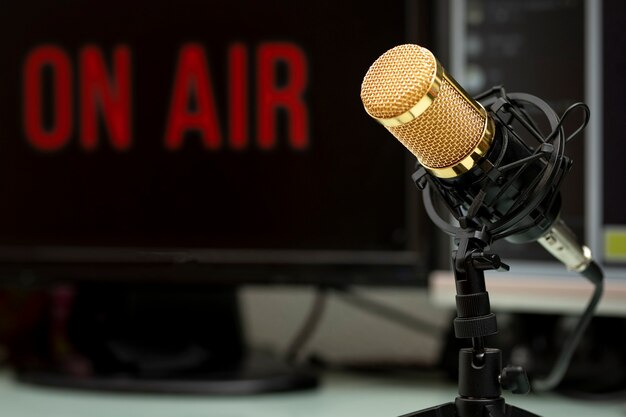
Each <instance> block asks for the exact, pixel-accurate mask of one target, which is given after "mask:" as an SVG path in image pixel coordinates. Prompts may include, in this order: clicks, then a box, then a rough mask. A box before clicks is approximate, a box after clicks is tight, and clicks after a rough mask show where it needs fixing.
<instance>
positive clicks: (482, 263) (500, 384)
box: [402, 222, 539, 417]
mask: <svg viewBox="0 0 626 417" xmlns="http://www.w3.org/2000/svg"><path fill="white" fill-rule="evenodd" d="M462 223H464V222H462ZM462 226H463V224H462ZM456 238H457V241H458V248H457V250H456V251H453V253H452V261H453V265H454V267H453V268H454V277H455V283H456V293H457V295H456V309H457V317H456V318H455V319H454V333H455V336H456V337H457V338H463V339H466V338H467V339H472V347H471V348H465V349H461V350H460V351H459V381H458V383H459V396H458V397H457V398H456V400H455V401H454V402H449V403H445V404H441V405H438V406H435V407H431V408H428V409H424V410H421V411H417V412H414V413H410V414H406V415H404V416H402V417H417V416H421V417H539V416H537V415H536V414H533V413H531V412H529V411H526V410H523V409H521V408H518V407H515V406H512V405H510V404H506V403H505V401H504V398H502V396H501V394H502V389H505V390H508V391H511V392H513V393H514V394H526V393H528V392H529V391H530V383H529V381H528V376H527V375H526V372H525V371H524V370H523V369H522V367H520V366H506V367H504V368H502V352H501V351H500V350H499V349H493V348H488V347H485V337H486V336H489V335H492V334H495V333H497V331H498V329H497V323H496V316H495V314H494V313H492V312H491V307H490V304H489V294H488V293H487V290H486V287H485V274H484V271H487V270H497V271H508V269H509V267H508V265H506V264H504V263H502V262H501V260H500V257H499V256H498V255H496V254H494V253H490V252H487V250H488V248H489V242H490V240H491V239H490V237H489V235H488V234H487V233H486V232H485V231H484V230H482V231H480V230H476V229H472V228H466V227H464V228H462V229H461V230H460V231H459V233H457V236H456Z"/></svg>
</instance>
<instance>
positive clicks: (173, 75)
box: [0, 1, 421, 263]
mask: <svg viewBox="0 0 626 417" xmlns="http://www.w3.org/2000/svg"><path fill="white" fill-rule="evenodd" d="M415 20H416V19H415ZM406 21H407V10H406V5H405V4H404V2H397V3H394V5H393V6H389V7H387V8H386V12H385V13H380V10H379V8H377V7H365V6H364V5H363V4H362V2H356V1H350V2H334V1H317V2H293V1H219V2H200V1H195V2H194V1H178V2H168V1H150V2H148V1H131V2H128V1H125V2H122V1H107V2H98V3H95V2H82V1H62V2H45V1H20V2H10V3H8V4H7V3H4V4H3V6H2V8H1V13H0V34H1V35H0V53H1V54H2V62H3V64H2V65H1V66H0V196H1V201H2V204H0V245H2V246H3V247H4V250H5V252H6V251H8V250H9V249H10V253H16V252H15V251H16V248H18V249H19V248H22V249H24V250H26V252H20V253H21V254H22V255H20V256H24V255H23V254H24V253H30V254H32V255H33V257H36V256H35V254H36V253H38V254H40V255H41V253H43V254H44V255H45V254H48V256H51V255H49V254H51V253H60V252H54V250H55V248H56V249H58V248H70V249H72V248H73V249H76V250H78V251H80V250H85V249H89V248H102V247H109V248H118V249H119V248H143V249H146V250H154V251H155V253H156V252H158V250H159V249H163V248H196V249H206V250H213V249H215V250H217V249H219V250H224V249H228V250H244V249H245V250H250V249H253V250H305V251H316V250H323V251H338V253H339V252H342V251H348V252H355V251H356V252H358V251H375V252H376V253H383V254H384V253H390V254H393V253H396V254H397V253H404V254H407V253H408V254H410V256H408V257H405V258H404V259H408V260H410V261H411V262H418V261H419V259H421V258H420V254H419V253H418V252H417V251H416V250H415V247H414V245H413V246H412V244H411V241H412V238H411V236H414V235H415V233H416V232H417V231H416V230H414V227H412V226H414V224H413V223H414V222H413V221H412V220H411V217H412V216H413V213H409V211H410V210H409V209H408V207H410V206H411V204H412V203H411V202H410V201H408V199H412V198H414V197H413V196H411V197H407V195H411V194H407V182H406V175H407V165H406V151H405V150H404V149H403V148H402V147H401V146H399V144H398V143H397V142H396V141H395V140H394V139H393V138H392V137H391V136H390V135H389V134H388V133H386V131H385V130H384V129H383V128H381V127H379V126H376V123H375V122H374V121H372V120H371V119H370V118H369V117H368V116H367V114H366V113H365V112H364V110H363V107H362V105H361V101H360V99H359V90H360V83H361V80H362V77H363V75H364V74H365V72H366V70H367V68H368V67H369V65H370V64H371V63H372V62H373V60H374V59H375V58H376V57H377V56H378V55H380V54H381V53H382V52H384V51H385V50H387V49H389V48H390V47H392V46H394V45H396V44H400V43H404V42H405V40H406V31H407V24H406ZM409 21H410V19H409ZM414 194H417V192H415V193H414ZM29 248H30V252H29ZM32 248H43V249H42V250H41V251H39V252H35V251H33V250H32ZM6 253H9V252H6ZM63 253H65V252H63ZM42 256H43V255H42ZM6 257H7V255H5V258H6ZM27 258H28V257H27ZM405 263H406V262H405ZM409 263H410V262H409Z"/></svg>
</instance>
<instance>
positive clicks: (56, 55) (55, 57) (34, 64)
mask: <svg viewBox="0 0 626 417" xmlns="http://www.w3.org/2000/svg"><path fill="white" fill-rule="evenodd" d="M45 67H50V69H51V70H52V103H53V106H52V108H53V112H54V116H53V118H52V120H53V123H52V126H51V127H50V128H46V127H44V121H43V117H42V113H43V108H42V107H43V106H42V102H43V100H42V71H43V69H44V68H45ZM23 105H24V108H23V111H24V133H25V135H26V139H27V140H28V142H29V143H30V144H31V145H32V146H33V147H34V148H36V149H38V150H40V151H56V150H59V149H61V148H63V147H64V146H65V145H66V144H67V142H68V140H69V138H70V135H71V134H72V67H71V63H70V59H69V57H68V56H67V54H66V53H65V52H64V51H63V50H62V49H61V48H59V47H56V46H51V45H44V46H40V47H38V48H36V49H34V50H33V51H32V52H31V53H29V54H28V56H27V57H26V61H25V63H24V104H23Z"/></svg>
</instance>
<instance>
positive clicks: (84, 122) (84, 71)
mask: <svg viewBox="0 0 626 417" xmlns="http://www.w3.org/2000/svg"><path fill="white" fill-rule="evenodd" d="M130 65H131V63H130V50H129V48H128V47H127V46H118V47H116V48H115V50H114V51H113V71H112V72H113V77H109V76H108V75H107V70H106V66H105V64H104V58H103V57H102V51H101V50H100V48H98V47H96V46H86V47H85V48H83V49H82V51H81V53H80V104H81V105H80V118H81V129H80V139H81V142H82V144H83V147H84V148H85V149H88V150H93V149H95V148H96V146H97V144H98V115H97V113H98V108H100V110H101V111H102V115H103V118H104V121H105V125H106V127H107V130H108V132H109V137H110V140H111V144H112V145H113V147H114V148H115V149H117V150H120V151H121V150H126V149H128V148H129V147H130V145H131V93H130V91H131V85H130V83H131V81H130V73H131V68H130Z"/></svg>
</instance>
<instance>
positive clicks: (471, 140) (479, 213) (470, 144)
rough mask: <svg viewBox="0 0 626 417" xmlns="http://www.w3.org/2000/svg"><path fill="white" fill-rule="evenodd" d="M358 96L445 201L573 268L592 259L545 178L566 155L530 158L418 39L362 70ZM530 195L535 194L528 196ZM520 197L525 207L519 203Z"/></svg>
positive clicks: (565, 165)
mask: <svg viewBox="0 0 626 417" xmlns="http://www.w3.org/2000/svg"><path fill="white" fill-rule="evenodd" d="M361 99H362V101H363V104H364V107H365V110H366V111H367V113H368V114H369V115H370V116H372V117H373V118H374V119H376V120H377V121H378V122H379V123H381V124H382V125H383V126H385V127H386V128H387V130H389V131H390V132H391V133H392V134H393V135H394V136H395V137H396V138H397V139H398V140H399V141H400V142H401V143H402V144H403V145H404V146H405V147H406V148H407V149H409V151H411V152H412V153H413V154H414V155H415V156H416V157H417V159H418V161H419V163H420V164H421V165H422V167H424V169H425V170H426V172H427V173H428V174H427V175H429V176H430V178H429V183H431V184H432V185H433V186H435V187H436V188H437V189H438V190H439V193H440V195H441V196H442V197H443V198H444V200H445V201H446V202H447V204H448V206H449V207H451V208H452V209H457V210H459V211H461V212H463V213H465V214H467V213H470V214H471V215H472V217H473V218H474V219H477V220H478V221H479V223H481V224H487V225H490V226H493V229H494V230H497V231H498V233H499V235H501V236H502V237H505V238H506V240H508V241H510V242H513V243H525V242H531V241H537V242H538V243H540V244H541V245H542V246H543V247H544V248H545V249H546V250H547V251H548V252H549V253H551V254H552V255H553V256H554V257H555V258H557V259H558V260H559V261H561V262H562V263H563V264H564V265H565V266H566V267H567V268H568V269H570V270H573V271H577V272H584V271H585V270H587V269H588V268H589V266H590V265H591V264H592V258H591V253H590V251H589V249H588V248H587V247H585V246H582V245H580V244H579V243H578V242H577V240H576V237H575V235H574V233H573V232H572V231H571V230H570V229H569V228H568V227H567V225H566V224H565V223H564V222H563V221H562V220H561V219H560V218H559V213H560V209H561V199H560V193H559V191H558V188H556V187H555V186H554V185H553V183H552V185H551V184H549V183H547V182H545V181H543V180H542V175H543V173H544V172H545V170H546V166H547V164H553V165H551V166H550V167H551V169H552V170H553V172H554V175H557V176H561V177H562V176H563V175H564V174H565V173H567V171H568V170H569V167H570V166H571V164H570V163H569V159H567V158H565V157H560V158H554V159H550V160H547V159H546V158H538V157H537V158H535V156H536V154H537V149H536V148H535V147H532V146H529V145H528V144H526V143H525V142H523V141H521V140H513V139H514V138H512V137H511V136H512V135H511V134H510V133H509V132H510V129H509V128H510V126H505V124H504V123H503V122H502V120H497V121H494V119H493V118H492V117H491V116H490V114H489V113H488V112H487V111H486V110H485V108H484V107H483V106H482V105H481V104H480V103H478V102H476V101H475V100H474V99H473V98H471V97H470V96H469V94H467V93H466V92H465V91H464V90H463V88H462V87H460V86H459V85H458V84H457V83H456V82H455V81H454V79H453V78H452V77H451V76H449V75H448V74H447V73H446V72H445V70H444V69H443V67H442V66H441V65H440V64H439V62H438V61H437V60H436V59H435V57H434V56H433V55H432V53H430V51H428V50H427V49H425V48H421V47H419V46H417V45H401V46H398V47H395V48H392V49H391V50H389V51H387V52H386V53H385V54H383V55H382V56H381V57H379V58H378V60H376V62H374V64H373V65H372V66H371V67H370V69H369V71H368V72H367V74H366V76H365V78H364V80H363V84H362V87H361ZM546 107H547V105H546ZM548 109H549V110H550V111H551V112H552V113H553V111H552V109H550V108H549V107H548ZM555 118H556V115H555ZM557 119H558V118H557ZM530 128H534V127H532V126H531V127H530ZM514 135H515V136H517V135H516V134H514ZM543 146H547V145H545V144H544V145H543ZM550 146H552V145H550ZM547 149H550V148H549V147H548V148H547ZM561 156H562V150H561ZM520 161H528V163H526V166H525V168H524V169H523V170H519V171H518V170H514V169H509V170H504V169H502V167H506V166H514V165H516V164H519V163H520ZM559 182H560V181H559ZM541 187H544V188H545V189H544V190H541ZM536 189H540V191H541V192H536ZM530 194H533V195H536V196H537V198H536V199H535V200H533V199H532V198H530V200H533V201H529V199H528V196H529V195H530ZM524 201H526V202H527V203H528V204H529V205H530V208H529V209H528V210H525V209H524V207H521V206H520V205H522V206H523V204H522V203H521V202H524ZM520 213H521V214H520Z"/></svg>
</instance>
